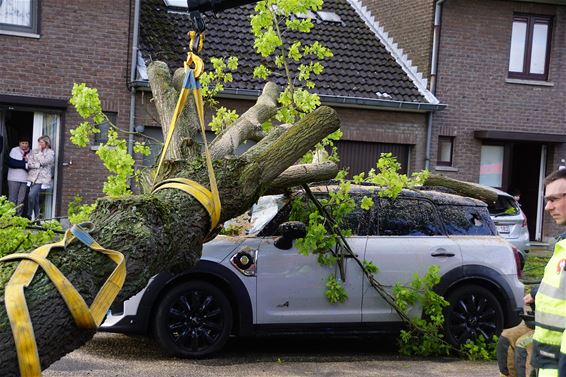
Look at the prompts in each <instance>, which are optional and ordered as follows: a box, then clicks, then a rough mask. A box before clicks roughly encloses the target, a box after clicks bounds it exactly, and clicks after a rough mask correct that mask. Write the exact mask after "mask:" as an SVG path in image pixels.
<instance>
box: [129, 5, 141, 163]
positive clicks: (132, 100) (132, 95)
mask: <svg viewBox="0 0 566 377" xmlns="http://www.w3.org/2000/svg"><path fill="white" fill-rule="evenodd" d="M139 23H140V0H135V5H134V30H133V35H132V61H131V66H130V82H129V86H130V125H129V127H128V132H129V133H128V154H130V155H131V154H133V151H134V130H135V120H136V87H135V85H134V81H135V80H136V72H137V62H138V34H139Z"/></svg>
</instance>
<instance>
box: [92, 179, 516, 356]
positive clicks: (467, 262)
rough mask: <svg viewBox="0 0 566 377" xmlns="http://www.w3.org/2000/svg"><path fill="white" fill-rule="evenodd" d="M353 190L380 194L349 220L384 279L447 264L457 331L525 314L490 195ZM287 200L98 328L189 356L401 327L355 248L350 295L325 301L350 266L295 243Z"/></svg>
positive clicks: (494, 330)
mask: <svg viewBox="0 0 566 377" xmlns="http://www.w3.org/2000/svg"><path fill="white" fill-rule="evenodd" d="M325 190H326V188H324V189H322V190H319V191H325ZM313 191H314V190H313ZM351 193H352V195H354V197H358V198H359V197H361V196H362V195H371V196H373V199H374V206H373V207H372V208H371V209H370V210H369V211H366V210H362V209H356V210H355V211H354V212H352V213H351V214H350V215H349V217H348V218H347V221H346V222H347V224H348V225H349V227H350V229H351V230H352V233H353V235H352V236H351V237H348V239H347V240H348V243H349V245H350V247H351V248H352V250H353V251H354V253H356V254H357V255H358V256H359V257H360V258H361V259H365V260H369V261H372V262H373V263H374V264H375V265H376V266H378V267H379V272H378V273H377V274H376V278H377V280H378V281H380V282H381V283H382V284H383V285H385V286H386V287H391V286H393V285H394V284H395V283H401V284H408V283H409V282H410V281H411V280H413V279H414V274H415V273H418V274H420V275H421V276H422V275H424V274H425V273H426V272H427V270H428V268H429V267H430V266H431V265H438V266H439V267H440V276H441V281H440V283H439V284H438V286H437V287H436V290H437V292H438V293H440V294H442V295H443V296H444V297H445V298H446V299H447V300H448V301H449V302H450V306H449V307H448V308H447V309H446V311H445V316H446V323H445V335H446V339H447V340H448V341H449V342H451V343H453V344H462V343H463V342H465V341H466V340H467V339H469V338H474V337H477V336H478V335H480V334H482V335H484V336H485V337H486V338H491V336H492V335H494V334H499V333H500V331H501V330H502V329H503V328H504V327H510V326H513V325H515V324H517V323H518V322H519V317H518V313H519V312H520V311H521V307H522V297H523V284H521V282H520V281H519V280H518V268H519V267H518V261H519V259H518V256H517V255H516V253H514V252H513V250H512V248H511V246H510V245H509V244H508V243H507V242H506V241H505V240H503V239H502V238H500V237H498V236H497V233H496V230H495V226H494V224H493V222H492V220H491V218H490V217H489V213H488V211H487V207H486V206H485V204H484V203H483V202H479V201H477V200H473V199H469V198H462V197H458V196H454V195H450V194H440V193H436V192H433V191H424V192H419V191H403V192H402V194H401V195H400V196H399V197H398V198H397V199H395V200H391V199H386V198H380V197H379V196H378V195H377V193H376V192H373V191H372V190H371V189H369V188H368V187H366V186H353V187H352V191H351ZM319 195H324V194H320V193H319ZM290 207H291V205H290V199H289V198H288V197H285V196H272V197H264V198H262V199H261V200H260V203H259V205H256V206H254V209H253V210H252V227H251V230H250V234H249V235H247V236H244V237H226V236H219V237H217V238H216V239H214V240H213V241H211V242H209V243H207V244H205V245H204V248H203V253H202V258H201V260H200V261H199V262H198V264H197V265H196V266H195V267H194V268H192V269H190V270H187V271H184V272H182V273H180V274H171V273H168V272H163V273H160V274H158V275H156V276H155V277H154V278H152V280H151V281H150V282H149V283H148V285H147V287H146V288H145V289H144V290H143V291H141V292H140V293H138V294H137V295H136V296H134V297H132V298H131V299H130V300H128V301H126V302H125V303H124V305H123V308H120V309H118V310H120V313H112V314H110V315H108V317H107V319H106V321H105V322H104V323H103V325H102V327H101V330H103V331H111V332H121V333H137V334H153V335H154V336H155V337H156V339H157V341H158V342H159V343H160V345H161V347H162V348H163V350H164V351H165V352H166V353H169V354H173V355H178V356H185V357H199V356H204V355H208V354H210V353H213V352H216V351H218V350H220V349H221V348H222V347H223V346H224V344H225V343H226V341H227V340H228V338H229V336H230V335H238V336H249V335H261V334H305V333H307V334H313V333H314V334H316V333H324V334H325V335H328V334H351V333H355V334H360V333H361V334H375V333H383V332H395V331H399V329H401V328H402V327H403V323H402V322H401V320H400V318H399V316H398V315H397V313H396V312H395V311H394V310H393V309H392V308H391V307H390V306H389V305H388V304H386V303H385V302H384V300H383V299H382V298H381V297H380V296H379V295H378V294H377V293H376V292H375V291H374V290H373V288H372V287H371V286H370V285H369V283H368V282H367V281H366V279H365V277H364V275H363V274H362V271H361V270H360V268H359V267H358V265H357V264H356V263H354V262H355V261H353V260H352V259H346V261H345V266H344V269H345V275H344V276H345V281H344V282H343V283H344V286H345V288H346V290H347V292H348V296H349V298H348V300H347V301H346V302H345V303H343V304H330V303H329V302H328V301H327V299H326V297H325V295H324V292H325V283H326V278H327V276H328V274H334V275H335V276H336V278H337V279H339V278H340V276H341V274H340V272H339V271H338V269H337V268H330V267H324V266H321V265H320V264H319V263H318V262H317V258H316V256H312V255H311V256H303V255H300V254H298V252H297V249H296V248H295V247H294V242H293V240H294V239H296V238H298V237H301V236H304V226H303V231H298V230H297V228H296V227H290V226H288V225H289V223H288V222H287V221H288V217H289V212H290ZM301 225H302V224H301ZM299 228H300V227H299ZM114 310H116V309H114ZM421 314H422V310H421V308H420V307H418V306H414V307H412V308H411V311H410V315H412V316H421Z"/></svg>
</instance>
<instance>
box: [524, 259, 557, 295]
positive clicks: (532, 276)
mask: <svg viewBox="0 0 566 377" xmlns="http://www.w3.org/2000/svg"><path fill="white" fill-rule="evenodd" d="M549 259H550V256H540V255H533V254H529V255H528V256H527V261H526V262H525V267H524V268H523V278H522V279H521V280H522V281H523V283H525V288H526V290H527V291H530V287H531V286H532V285H533V284H538V283H539V282H540V280H541V279H542V275H543V274H544V267H545V266H546V264H547V263H548V260H549Z"/></svg>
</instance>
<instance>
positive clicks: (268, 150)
mask: <svg viewBox="0 0 566 377" xmlns="http://www.w3.org/2000/svg"><path fill="white" fill-rule="evenodd" d="M149 75H150V76H149V77H150V80H151V87H152V91H153V95H154V98H155V101H156V106H157V109H158V111H159V113H160V118H161V121H162V123H163V124H164V125H168V121H169V119H170V118H171V114H172V107H174V105H175V103H174V102H175V101H174V100H172V98H174V97H175V95H176V93H177V89H175V88H174V84H173V82H172V80H171V75H170V74H169V72H168V68H167V66H166V65H165V64H163V63H158V62H155V63H152V64H151V65H150V67H149ZM277 94H278V90H277V88H275V86H274V85H273V84H269V85H267V86H266V89H265V90H264V94H263V95H262V97H260V100H258V103H257V104H256V105H255V106H254V107H252V108H251V109H250V112H249V113H247V114H244V115H243V116H242V121H240V122H239V123H238V124H235V125H233V126H232V127H234V129H232V130H228V131H226V132H224V133H223V134H222V135H219V138H218V140H217V141H215V142H214V143H213V145H212V150H213V154H214V156H215V161H214V168H215V171H216V175H217V181H218V188H219V191H220V198H221V202H222V214H221V221H225V220H227V219H230V218H232V217H234V216H237V215H239V214H241V213H243V212H245V211H246V210H247V209H248V208H249V207H250V206H251V205H252V204H253V203H254V202H255V201H256V200H257V199H258V197H259V196H260V195H262V194H263V193H265V192H267V191H268V190H270V187H271V185H272V183H273V181H274V180H275V179H276V178H278V177H279V176H280V175H281V174H282V173H283V172H285V171H286V170H287V169H288V168H289V167H290V166H291V165H293V164H294V163H295V162H296V161H297V160H298V159H299V158H300V157H301V156H303V155H304V154H305V153H306V152H307V151H308V150H310V149H312V147H313V146H314V145H316V144H317V143H318V142H320V141H321V140H322V139H323V138H324V137H325V136H326V135H328V134H330V133H331V132H334V131H335V130H337V129H338V128H339V120H338V117H337V115H336V113H335V112H334V111H333V110H332V109H330V108H328V107H321V108H319V109H318V110H316V111H315V112H313V113H311V114H310V115H308V116H306V117H305V118H304V119H302V120H301V121H299V122H298V123H297V124H295V125H286V126H285V127H276V128H275V129H274V130H273V131H271V132H270V133H269V134H268V135H267V136H266V137H265V138H264V139H263V140H262V141H261V142H259V143H258V144H257V145H256V146H255V147H252V148H251V149H250V150H249V151H248V152H247V153H245V154H244V155H242V156H239V157H236V156H233V155H232V153H233V150H234V149H235V147H237V145H235V144H236V143H241V142H243V141H245V140H246V139H248V138H257V137H258V132H257V125H258V124H261V122H264V121H265V120H267V119H268V118H269V117H271V116H272V115H273V113H274V110H275V106H276V100H275V99H276V97H277ZM195 119H196V118H195V116H194V114H193V112H190V111H186V112H184V113H183V115H182V116H181V119H180V130H179V131H178V135H180V136H179V137H178V138H176V139H175V145H174V146H173V150H174V151H173V152H171V153H170V154H168V157H169V158H170V159H169V160H167V161H166V162H165V166H164V168H163V169H162V174H161V177H159V178H160V179H165V178H172V177H185V178H190V179H193V180H195V181H197V182H201V183H204V184H205V186H206V185H208V184H207V182H208V175H207V171H206V167H205V163H204V160H203V158H202V156H201V155H200V153H197V152H198V151H197V152H195V148H196V149H197V150H198V146H197V147H195V146H196V143H194V142H193V140H192V139H191V137H192V136H191V135H194V134H195V132H196V131H195V130H196V127H197V125H196V124H195V123H194V120H195ZM189 156H192V158H191V160H188V158H187V157H189ZM183 157H184V158H183ZM301 169H302V170H299V171H297V170H296V169H292V170H291V171H289V172H288V174H284V175H283V177H282V179H283V180H288V181H286V182H292V183H293V184H299V183H304V182H308V181H310V180H312V176H311V173H313V172H316V175H314V176H315V177H316V178H317V179H329V178H332V177H333V175H335V173H336V169H335V167H332V166H324V167H323V169H322V170H324V172H325V174H321V169H316V168H301ZM290 177H291V178H290ZM289 179H290V180H289ZM276 187H277V188H278V189H280V187H281V182H278V183H277V184H276ZM92 221H93V222H94V224H95V226H96V230H95V231H94V232H93V233H92V235H93V237H94V238H95V239H96V240H97V241H98V242H99V244H101V245H102V246H103V247H105V248H109V249H114V250H118V251H120V252H122V253H124V255H125V256H126V266H127V272H128V274H127V278H126V283H125V285H124V288H123V289H122V291H121V293H120V295H119V297H118V299H117V300H118V301H123V300H124V299H125V298H128V297H130V296H131V295H133V294H135V293H136V292H138V291H139V290H140V289H142V288H143V287H144V286H145V284H146V283H147V281H148V279H149V278H150V277H151V276H153V275H155V274H156V273H158V272H160V271H164V270H171V271H175V270H179V269H185V268H188V267H190V266H192V265H194V264H195V262H196V261H197V260H198V258H199V257H200V253H201V249H202V243H203V241H204V239H205V237H206V236H207V234H208V231H209V226H210V225H209V224H210V223H209V217H208V214H207V212H206V211H205V209H204V208H203V207H202V206H201V205H200V204H199V203H198V202H197V201H196V200H195V199H193V198H192V197H191V196H189V195H188V194H186V193H184V192H182V191H178V190H173V189H164V190H161V191H158V192H157V193H155V194H144V195H137V196H132V197H128V198H120V199H109V198H104V199H99V200H98V202H97V208H96V210H95V212H94V213H93V215H92ZM50 260H51V261H52V262H53V263H54V264H55V265H56V266H57V267H58V268H59V269H60V270H61V271H62V272H63V273H64V274H65V276H67V278H68V279H69V280H70V281H71V283H72V284H73V285H74V286H75V287H76V288H77V290H78V291H79V292H80V293H81V294H82V295H83V297H84V298H85V301H86V302H87V303H88V304H90V303H91V302H92V300H93V299H94V297H95V295H96V293H97V291H98V289H99V288H100V287H101V286H102V284H103V282H104V281H105V280H106V278H107V276H108V275H109V274H110V272H111V271H112V269H113V267H114V265H113V264H112V263H111V262H110V261H109V260H108V259H107V258H105V257H103V256H101V255H99V254H97V253H94V252H91V251H89V250H88V249H87V248H86V247H84V246H83V245H81V244H79V243H73V244H71V245H69V246H68V247H67V249H66V250H54V251H52V253H51V256H50ZM15 265H16V264H15V263H10V264H4V265H2V266H0V287H2V288H0V348H1V351H0V376H3V377H11V376H19V370H18V362H17V355H16V352H15V346H14V343H13V339H12V333H11V330H10V325H9V321H8V319H7V315H6V312H5V307H4V288H3V287H4V286H5V284H6V282H7V281H8V279H9V278H10V276H11V273H12V271H13V270H14V268H15ZM26 297H27V303H28V306H29V310H30V314H31V318H32V321H33V326H34V330H35V335H36V340H37V344H38V349H39V354H40V359H41V364H42V368H43V369H45V368H47V367H48V366H49V365H50V364H52V363H53V362H54V361H56V360H58V359H59V358H61V357H62V356H64V355H65V354H67V353H68V352H70V351H72V350H74V349H76V348H78V347H80V346H81V345H83V344H84V343H85V342H86V341H88V340H89V339H90V338H91V337H92V336H93V334H94V331H92V330H84V329H79V328H77V327H76V325H75V323H74V321H73V319H72V317H71V316H70V314H69V312H68V310H67V308H66V306H65V304H64V302H63V300H62V299H61V297H60V296H59V294H58V293H57V291H56V290H55V288H54V287H53V285H52V284H51V283H50V282H49V279H48V278H47V277H46V275H45V274H44V273H43V272H41V271H38V273H37V274H36V277H35V278H34V280H33V282H32V284H31V286H30V287H29V288H28V289H26Z"/></svg>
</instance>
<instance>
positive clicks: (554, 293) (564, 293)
mask: <svg viewBox="0 0 566 377" xmlns="http://www.w3.org/2000/svg"><path fill="white" fill-rule="evenodd" d="M547 280H548V279H547ZM547 280H543V281H542V282H541V283H540V286H539V289H538V292H537V295H538V294H539V293H543V294H544V295H545V296H547V297H550V298H553V299H556V300H566V290H565V289H564V287H566V271H563V272H562V273H561V274H560V280H559V281H558V286H554V285H551V284H549V283H548V282H547Z"/></svg>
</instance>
